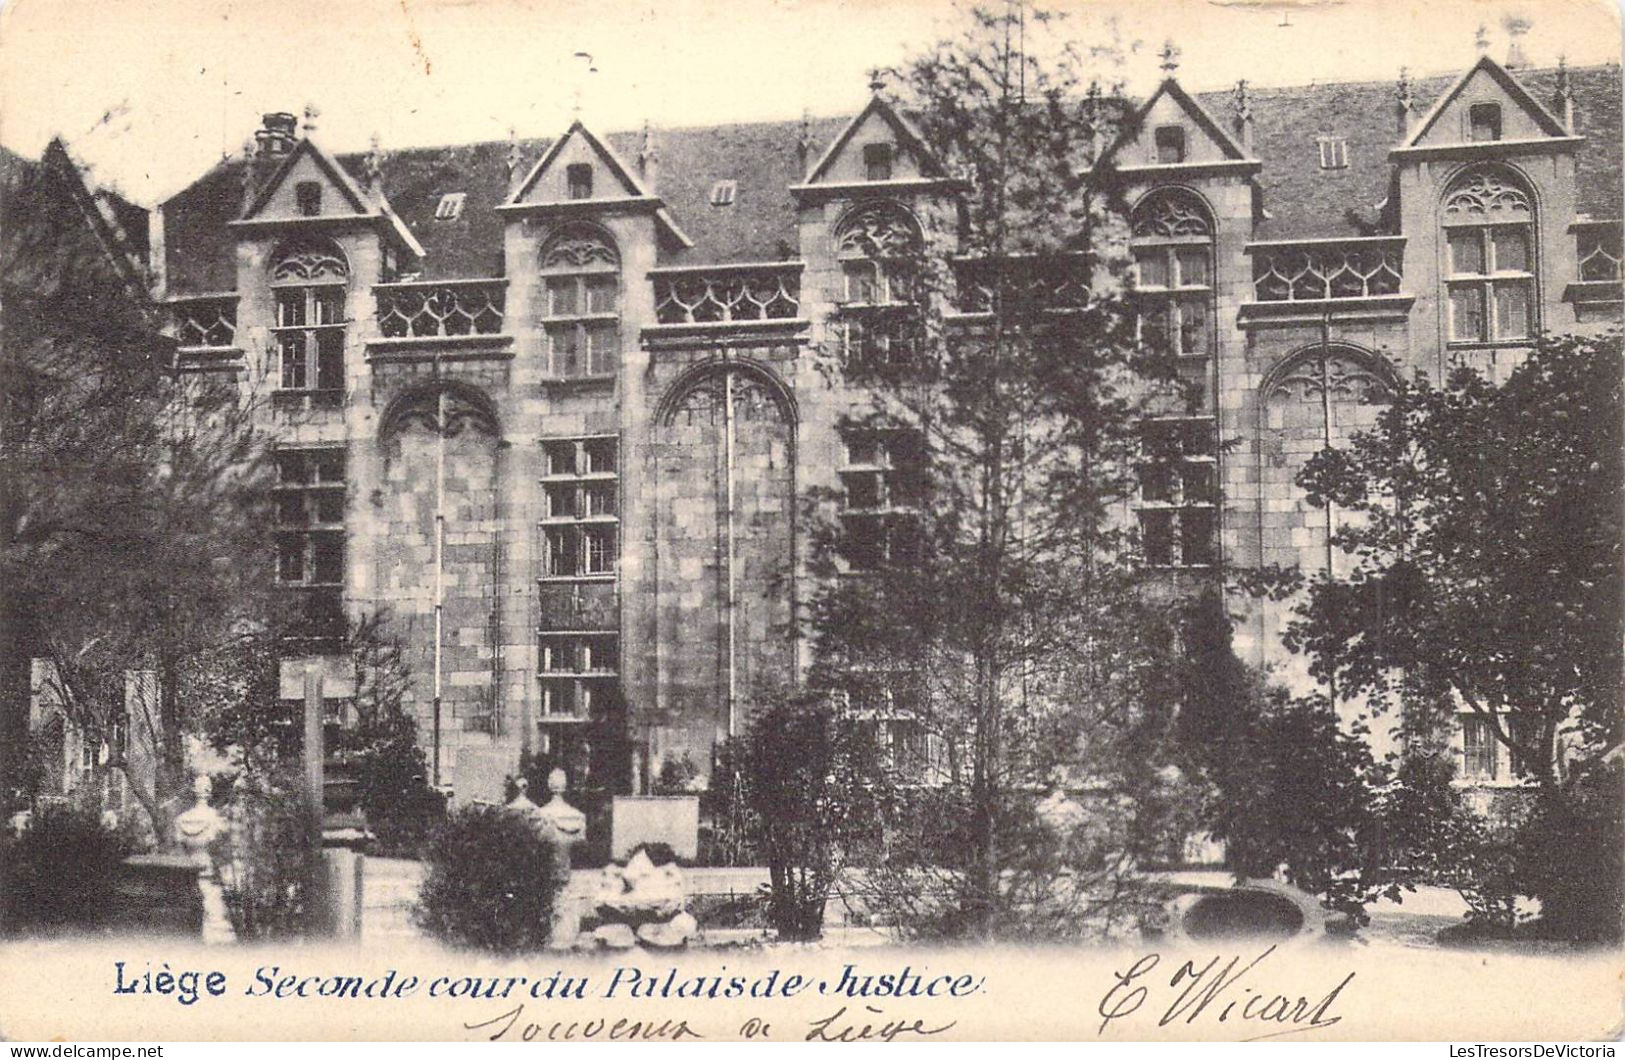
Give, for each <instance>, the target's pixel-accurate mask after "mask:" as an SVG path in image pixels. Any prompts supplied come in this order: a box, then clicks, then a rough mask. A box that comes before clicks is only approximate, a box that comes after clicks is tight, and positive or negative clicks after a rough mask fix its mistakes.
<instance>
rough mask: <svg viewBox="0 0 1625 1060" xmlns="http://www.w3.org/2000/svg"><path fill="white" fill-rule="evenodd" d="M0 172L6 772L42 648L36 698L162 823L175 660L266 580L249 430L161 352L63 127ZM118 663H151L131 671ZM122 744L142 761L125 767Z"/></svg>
mask: <svg viewBox="0 0 1625 1060" xmlns="http://www.w3.org/2000/svg"><path fill="white" fill-rule="evenodd" d="M11 185H12V186H11V187H10V188H9V189H8V191H9V192H10V194H8V195H7V196H6V212H5V225H4V229H5V232H6V241H7V242H6V248H5V249H6V255H5V262H6V264H5V274H4V298H5V305H6V322H5V332H4V342H3V344H0V395H3V401H4V405H3V410H0V440H3V447H0V461H3V464H0V467H3V472H4V473H3V475H0V586H4V593H3V601H0V611H3V614H0V624H3V626H4V630H5V635H6V644H5V653H4V654H5V658H6V670H5V677H6V681H5V703H4V714H5V717H6V720H7V732H6V737H7V738H6V740H5V743H6V745H7V750H8V752H9V753H10V755H11V756H12V757H9V758H8V761H7V763H6V765H7V767H8V770H9V771H10V775H11V776H13V777H14V776H15V775H16V773H15V769H16V760H15V757H14V756H15V755H16V754H17V752H18V751H19V750H20V749H21V748H22V747H24V746H25V745H26V742H27V739H26V738H27V725H28V721H27V718H28V711H29V690H28V682H27V668H28V665H29V662H28V661H29V660H30V659H32V658H43V659H45V660H46V661H47V662H48V663H49V667H48V670H47V685H48V687H47V689H46V694H47V696H48V697H49V698H50V699H51V700H53V701H54V703H55V704H56V706H57V707H59V708H60V710H61V711H62V712H63V714H64V715H65V716H66V717H67V719H68V721H69V722H70V723H71V725H72V726H73V727H74V728H75V729H76V730H78V731H79V732H80V733H81V734H82V735H83V736H84V738H85V739H86V740H87V741H88V742H89V746H90V747H92V748H96V747H98V746H105V748H106V750H107V754H108V756H109V759H108V762H107V764H106V768H110V769H119V770H123V771H124V772H125V773H126V775H127V776H128V778H129V779H130V781H131V791H132V792H133V794H134V795H135V797H136V798H137V799H138V800H139V801H140V802H141V804H142V805H143V806H144V807H145V809H146V811H147V813H148V815H149V816H150V818H151V820H152V823H153V827H154V830H155V831H156V832H157V834H158V835H159V836H163V835H164V834H165V833H166V831H167V826H168V817H169V815H170V813H171V812H172V810H173V809H175V808H176V805H175V800H177V799H179V798H182V797H184V795H185V789H186V778H185V763H184V755H183V742H182V738H183V736H184V734H185V733H186V732H187V731H189V730H190V729H191V728H192V727H193V726H194V724H195V719H194V718H192V717H191V714H190V710H189V707H188V705H187V703H186V702H185V701H184V700H183V699H182V698H181V697H180V696H179V695H178V688H179V681H178V680H177V675H178V674H179V672H180V671H181V670H182V669H183V668H184V666H185V665H186V660H187V659H188V658H189V657H191V656H192V655H193V654H194V653H196V652H199V651H205V650H208V649H209V648H210V647H211V646H212V645H214V644H217V643H219V642H220V641H222V640H224V639H228V638H229V637H230V636H232V635H233V630H234V627H235V626H236V624H237V623H238V622H239V621H240V620H241V619H242V618H243V617H244V616H245V615H252V614H254V613H256V612H257V611H258V610H259V608H260V606H261V601H262V600H263V599H264V593H265V592H266V591H267V590H268V588H269V585H270V577H269V556H268V553H267V550H266V549H265V547H264V542H263V540H261V539H260V536H259V535H260V530H259V528H260V527H262V526H264V525H266V520H265V519H264V518H263V517H262V512H263V507H262V506H263V505H265V504H266V503H267V501H268V497H267V494H266V493H265V491H264V489H263V486H264V468H265V462H264V460H263V459H262V457H263V453H264V451H265V444H264V439H263V437H262V435H261V434H260V432H259V431H258V430H257V429H256V428H255V426H254V411H253V405H252V403H251V402H243V401H241V400H240V395H239V393H238V390H237V387H236V385H235V383H234V382H227V383H225V384H216V383H214V382H212V381H211V380H209V379H206V378H202V377H197V376H184V375H180V374H177V373H175V372H174V371H173V370H172V344H171V343H170V342H169V341H168V340H165V339H163V338H162V337H160V336H159V335H158V328H159V318H158V315H157V312H156V310H155V308H154V307H153V306H152V305H151V304H150V302H148V301H147V300H146V295H145V291H144V289H143V288H142V286H141V277H140V273H139V271H138V270H137V269H136V268H135V267H134V266H132V265H131V264H130V261H129V260H128V258H127V256H126V255H125V254H124V253H123V252H122V251H121V250H120V249H119V248H118V247H117V246H115V245H114V244H115V243H116V239H117V237H118V233H117V232H116V231H115V230H114V229H113V228H112V227H111V226H110V225H109V224H108V223H107V222H106V221H105V217H104V215H103V214H102V213H101V212H99V210H98V209H97V208H96V204H95V203H94V202H92V201H91V200H90V197H89V193H88V192H87V191H86V189H85V187H84V185H83V183H82V178H81V176H80V174H79V173H78V172H77V170H76V169H75V168H74V167H73V165H72V163H71V162H70V161H68V159H67V156H66V153H65V152H64V151H63V150H62V149H61V146H60V144H53V145H52V147H51V148H50V149H48V150H47V154H46V161H45V163H44V164H42V165H41V166H39V167H37V168H34V169H30V170H25V171H24V172H23V173H22V175H20V176H15V179H14V180H13V181H12V182H11ZM110 246H112V247H113V249H111V250H109V249H108V248H109V247H110ZM132 673H154V674H156V675H157V680H156V681H155V682H149V681H136V682H135V683H134V685H133V686H132V684H131V682H130V680H129V677H128V675H130V674H132ZM132 688H133V691H132ZM148 693H151V694H148ZM137 743H140V744H144V745H145V746H146V747H147V748H148V749H149V750H150V752H151V753H152V755H153V759H154V762H153V767H152V769H151V770H147V769H139V770H138V769H134V768H132V759H131V756H130V755H129V754H128V753H127V750H128V749H129V748H131V747H132V746H134V745H136V744H137ZM12 783H13V782H12V781H10V780H8V784H12Z"/></svg>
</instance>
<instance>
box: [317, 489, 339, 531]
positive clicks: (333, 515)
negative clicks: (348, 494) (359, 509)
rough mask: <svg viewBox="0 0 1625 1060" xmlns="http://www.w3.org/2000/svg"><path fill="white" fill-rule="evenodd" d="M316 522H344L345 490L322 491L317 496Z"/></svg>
mask: <svg viewBox="0 0 1625 1060" xmlns="http://www.w3.org/2000/svg"><path fill="white" fill-rule="evenodd" d="M316 521H317V522H319V523H342V522H343V521H344V491H343V490H322V491H320V492H319V493H317V494H316Z"/></svg>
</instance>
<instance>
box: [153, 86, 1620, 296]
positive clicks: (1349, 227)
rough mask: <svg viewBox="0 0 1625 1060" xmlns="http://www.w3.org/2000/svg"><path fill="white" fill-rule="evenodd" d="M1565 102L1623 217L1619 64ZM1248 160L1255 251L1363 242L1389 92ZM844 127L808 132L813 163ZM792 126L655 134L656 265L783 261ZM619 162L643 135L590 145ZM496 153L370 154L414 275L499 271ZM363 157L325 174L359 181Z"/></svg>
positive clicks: (1321, 93)
mask: <svg viewBox="0 0 1625 1060" xmlns="http://www.w3.org/2000/svg"><path fill="white" fill-rule="evenodd" d="M1515 76H1516V77H1517V79H1518V80H1519V81H1520V82H1521V83H1522V84H1523V85H1524V87H1525V88H1527V89H1528V90H1529V92H1530V94H1531V95H1532V96H1534V98H1535V99H1536V100H1538V101H1539V102H1540V103H1541V104H1542V105H1543V106H1545V107H1547V108H1548V109H1551V110H1553V111H1554V112H1555V111H1556V110H1557V108H1556V106H1555V105H1554V98H1555V93H1556V80H1557V73H1556V71H1555V70H1549V69H1548V70H1523V71H1518V72H1517V73H1516V74H1515ZM1569 80H1570V85H1571V86H1572V89H1573V91H1574V96H1575V112H1576V125H1577V129H1576V132H1577V133H1578V134H1579V135H1581V136H1584V137H1586V142H1585V144H1584V145H1583V146H1582V147H1581V149H1580V152H1579V155H1578V161H1577V171H1578V180H1579V203H1578V208H1579V210H1580V211H1581V212H1584V213H1589V214H1590V215H1591V216H1593V217H1596V218H1615V217H1619V216H1620V215H1621V212H1622V210H1621V203H1620V181H1621V146H1620V143H1621V131H1620V130H1621V124H1620V122H1621V116H1620V71H1619V67H1617V66H1598V67H1582V68H1576V69H1571V70H1570V71H1569ZM1455 81H1456V76H1441V77H1431V78H1423V79H1419V80H1417V81H1416V82H1414V83H1413V87H1412V93H1413V97H1414V99H1415V105H1416V107H1417V108H1418V110H1417V112H1416V114H1415V118H1418V119H1419V118H1420V117H1421V116H1422V115H1423V114H1425V113H1426V111H1427V110H1428V108H1429V107H1431V106H1432V105H1433V103H1434V101H1435V100H1436V99H1438V97H1439V96H1440V95H1441V94H1442V93H1443V92H1445V91H1446V90H1447V89H1448V88H1449V87H1450V86H1451V85H1452V84H1453V83H1454V82H1455ZM1193 95H1194V96H1195V98H1196V99H1198V100H1200V101H1201V103H1202V105H1203V106H1204V107H1206V108H1207V109H1208V110H1209V112H1210V113H1212V115H1213V116H1214V118H1215V119H1216V120H1217V121H1218V122H1219V123H1220V124H1221V125H1222V126H1223V127H1224V129H1225V131H1226V132H1233V130H1234V125H1233V122H1232V114H1233V109H1232V108H1233V102H1232V101H1233V94H1232V92H1231V91H1229V90H1226V91H1221V92H1199V93H1193ZM1248 98H1249V102H1250V105H1251V108H1252V112H1253V154H1254V155H1255V156H1256V157H1257V158H1259V159H1260V160H1261V161H1262V162H1263V169H1262V171H1261V172H1260V173H1259V174H1258V178H1257V179H1258V182H1259V185H1260V186H1261V188H1262V189H1263V205H1264V208H1265V210H1267V211H1268V213H1269V215H1270V216H1269V218H1268V219H1266V220H1263V221H1261V222H1260V224H1259V226H1258V229H1257V232H1256V235H1255V238H1258V239H1292V238H1305V239H1307V238H1320V237H1334V236H1347V235H1360V234H1366V233H1367V232H1368V231H1369V229H1370V226H1373V225H1375V224H1377V223H1378V221H1379V217H1378V212H1377V210H1376V206H1377V204H1378V203H1380V202H1382V200H1383V199H1384V198H1386V197H1387V195H1388V192H1389V180H1390V169H1389V164H1388V150H1389V149H1390V148H1391V147H1394V146H1396V145H1398V144H1399V143H1401V142H1402V141H1403V140H1404V134H1403V133H1402V132H1401V131H1400V130H1399V128H1398V123H1397V114H1396V110H1397V106H1396V98H1395V86H1394V83H1393V82H1391V81H1375V82H1373V81H1365V82H1345V83H1331V84H1322V85H1310V86H1302V87H1295V88H1254V89H1249V91H1248ZM849 121H850V118H821V119H815V120H813V121H812V122H811V123H810V126H809V130H808V131H809V133H810V135H811V138H812V141H813V148H812V152H811V154H810V156H809V157H808V159H807V165H809V166H810V165H811V164H812V162H813V161H815V160H816V159H817V158H818V156H819V155H820V154H821V153H822V152H823V150H824V148H825V147H826V146H827V145H828V144H830V143H831V142H832V141H833V140H834V138H835V137H837V136H838V135H839V134H840V132H841V131H842V129H844V128H845V127H846V125H847V123H848V122H849ZM801 131H802V127H801V123H800V122H799V121H784V122H753V123H748V124H739V125H716V126H707V127H693V128H681V129H659V130H656V133H655V147H656V150H657V153H658V156H659V164H658V169H657V172H656V175H655V177H654V179H653V181H652V182H650V183H652V185H653V191H654V193H655V194H656V195H658V196H660V197H661V198H662V199H664V200H665V202H666V205H667V206H668V207H669V208H670V210H671V213H672V215H673V217H674V219H675V220H676V223H677V225H678V226H679V227H680V228H682V229H683V231H685V232H686V233H687V234H688V235H689V236H690V237H691V238H692V239H693V240H694V246H693V247H692V248H691V249H688V250H684V251H681V252H678V253H676V254H674V255H668V256H667V257H665V258H663V259H662V260H663V262H666V261H669V262H670V263H673V264H676V263H685V264H686V263H693V264H711V263H718V262H731V261H774V260H778V259H780V258H783V257H785V256H786V255H787V254H788V255H789V256H794V255H795V253H796V249H795V248H796V230H795V203H794V201H793V200H792V198H791V196H790V194H789V192H788V190H787V189H788V188H789V186H790V185H792V184H797V183H800V181H801V180H802V178H803V177H804V175H805V174H804V172H803V164H802V161H801V159H800V157H799V153H798V150H797V141H798V139H799V138H800V136H801ZM1317 136H1341V137H1344V138H1346V139H1347V141H1348V162H1349V164H1348V168H1346V169H1341V170H1322V169H1321V168H1320V162H1319V150H1318V147H1317V145H1316V142H1315V140H1316V137H1317ZM604 139H605V140H606V141H607V142H608V143H609V145H610V146H611V147H612V148H613V149H614V150H615V152H616V153H617V154H619V155H620V156H621V157H622V158H623V159H626V160H628V162H629V163H631V162H633V161H634V160H635V159H636V158H637V156H638V152H639V149H640V147H641V145H642V140H643V134H642V133H641V132H622V133H611V134H609V135H608V136H606V137H605V138H604ZM550 142H551V141H548V140H522V141H519V145H518V146H519V152H520V156H521V161H520V168H521V170H522V171H524V172H528V171H529V170H530V168H531V167H532V166H533V165H534V164H535V162H536V160H537V159H539V158H540V157H541V156H542V154H543V152H544V151H545V150H546V149H547V147H548V146H549V144H550ZM508 151H509V144H508V143H507V142H505V141H499V142H493V143H479V144H467V145H462V146H451V147H424V148H410V149H406V150H401V151H392V152H385V153H384V154H383V156H382V160H381V166H382V171H383V181H384V189H385V191H386V193H387V194H388V196H389V200H390V202H391V203H392V204H393V206H394V208H395V212H396V213H397V214H398V215H399V216H400V218H401V220H402V221H403V222H405V224H406V226H407V227H408V228H409V229H410V230H411V231H412V233H413V235H415V236H416V237H417V239H418V241H419V242H421V243H422V245H423V247H424V249H425V251H426V252H427V257H426V258H425V260H424V262H423V272H424V275H425V277H427V278H431V279H454V278H460V277H476V276H497V275H500V274H501V271H502V230H503V226H504V223H505V221H504V219H503V218H502V217H501V216H500V215H499V214H497V213H496V212H495V210H494V207H495V206H496V205H497V204H499V203H501V202H502V201H503V200H504V199H505V198H506V197H507V193H508V175H507V168H506V160H507V157H508ZM364 160H365V156H364V155H361V154H353V155H342V156H339V159H338V161H339V162H340V164H341V165H343V166H344V167H345V169H346V170H348V171H349V172H350V173H351V174H352V175H355V176H356V177H357V178H358V179H359V178H360V176H361V174H362V172H363V168H364ZM244 165H245V163H244V162H242V161H230V162H222V163H221V164H220V165H218V166H216V167H215V168H214V169H212V170H210V171H209V172H208V173H206V174H204V176H203V177H201V178H200V179H199V180H198V181H197V182H195V183H194V184H192V185H191V186H190V187H189V188H187V189H186V190H184V191H182V192H181V193H180V194H178V195H176V196H175V197H174V198H172V199H170V200H169V202H168V203H167V204H166V205H165V210H164V213H165V243H166V247H167V250H168V254H167V264H168V277H169V287H170V291H171V293H174V294H187V293H191V294H196V293H203V292H207V291H224V290H230V289H231V288H232V287H233V285H234V284H235V265H234V262H233V256H232V245H233V242H234V239H235V236H234V234H233V233H232V232H231V231H230V230H229V229H227V227H226V223H227V222H228V221H231V220H234V219H235V218H236V217H237V216H238V215H239V214H240V213H241V210H242V187H243V182H242V168H243V166H244ZM719 180H734V181H737V182H738V191H737V193H736V195H735V198H734V202H733V205H731V206H723V207H718V206H712V205H711V202H710V199H711V188H712V185H713V184H715V183H716V182H717V181H719ZM459 191H460V192H464V193H466V195H467V199H466V200H465V202H464V205H463V211H462V215H461V216H460V217H459V218H458V219H456V220H452V221H437V220H435V219H434V212H435V207H436V205H437V204H438V203H439V201H440V197H441V196H442V195H444V194H446V193H447V192H459Z"/></svg>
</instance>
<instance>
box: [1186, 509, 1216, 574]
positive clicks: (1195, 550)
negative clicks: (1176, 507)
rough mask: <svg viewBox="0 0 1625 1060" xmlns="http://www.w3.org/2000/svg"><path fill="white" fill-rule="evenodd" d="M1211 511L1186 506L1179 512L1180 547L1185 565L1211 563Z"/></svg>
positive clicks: (1212, 557) (1201, 565)
mask: <svg viewBox="0 0 1625 1060" xmlns="http://www.w3.org/2000/svg"><path fill="white" fill-rule="evenodd" d="M1213 536H1214V535H1213V511H1212V509H1210V508H1186V509H1185V510H1184V511H1182V512H1180V513H1179V537H1180V547H1181V549H1182V550H1183V552H1184V557H1183V558H1184V561H1185V563H1186V565H1187V566H1193V567H1209V566H1212V565H1213V559H1214V543H1213Z"/></svg>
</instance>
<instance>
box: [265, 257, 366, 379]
mask: <svg viewBox="0 0 1625 1060" xmlns="http://www.w3.org/2000/svg"><path fill="white" fill-rule="evenodd" d="M349 276H350V268H349V264H348V263H347V262H346V261H345V259H344V255H343V253H342V252H341V251H340V250H339V249H338V247H336V246H333V245H332V244H330V243H326V242H321V243H307V244H299V245H295V246H293V247H288V248H284V249H283V250H281V251H280V252H279V253H278V255H277V257H276V262H275V264H274V265H273V266H272V268H271V288H272V298H273V304H274V313H275V317H274V321H273V324H272V328H271V333H272V336H273V339H274V341H275V343H276V348H277V355H278V361H279V367H278V378H279V382H280V384H281V389H282V390H289V391H318V390H319V391H330V392H331V391H340V390H343V389H344V340H345V328H346V325H347V324H348V320H347V319H346V316H345V293H346V289H347V287H348V284H349Z"/></svg>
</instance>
